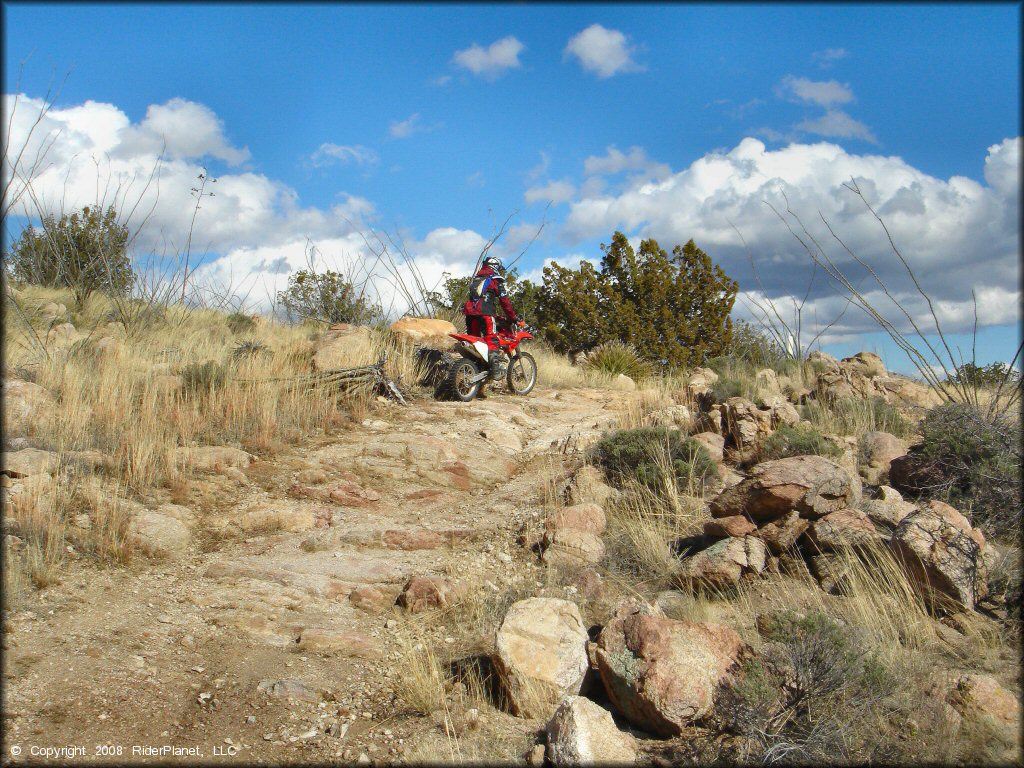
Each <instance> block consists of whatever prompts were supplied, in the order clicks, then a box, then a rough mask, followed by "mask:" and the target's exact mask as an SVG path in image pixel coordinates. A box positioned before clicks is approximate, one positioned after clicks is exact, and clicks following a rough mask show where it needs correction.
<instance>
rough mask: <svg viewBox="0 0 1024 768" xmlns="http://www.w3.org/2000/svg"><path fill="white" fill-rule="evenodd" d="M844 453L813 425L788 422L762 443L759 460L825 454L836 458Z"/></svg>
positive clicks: (827, 456)
mask: <svg viewBox="0 0 1024 768" xmlns="http://www.w3.org/2000/svg"><path fill="white" fill-rule="evenodd" d="M842 455H843V452H842V450H841V449H840V448H839V446H838V445H836V444H835V443H833V442H832V441H830V440H827V439H825V437H824V436H823V435H822V434H821V432H819V431H818V430H817V429H815V428H814V427H813V426H808V425H806V424H792V425H790V424H786V425H783V426H781V427H779V428H778V429H777V430H776V431H775V432H773V433H772V434H771V435H769V436H768V438H767V439H766V440H765V441H764V442H763V443H762V444H761V447H760V448H759V449H758V461H769V460H771V459H785V458H788V457H789V456H825V457H826V458H830V459H834V458H838V457H840V456H842Z"/></svg>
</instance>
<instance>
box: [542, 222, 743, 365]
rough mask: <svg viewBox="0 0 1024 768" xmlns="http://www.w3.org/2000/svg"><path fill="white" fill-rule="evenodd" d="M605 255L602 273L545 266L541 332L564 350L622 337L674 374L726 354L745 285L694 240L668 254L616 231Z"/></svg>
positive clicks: (651, 242) (596, 269) (577, 349)
mask: <svg viewBox="0 0 1024 768" xmlns="http://www.w3.org/2000/svg"><path fill="white" fill-rule="evenodd" d="M601 249H602V251H603V252H604V257H603V258H602V259H601V264H600V267H595V265H593V264H592V263H590V262H588V261H583V262H581V263H580V266H579V268H578V269H570V268H567V267H563V266H560V265H559V264H557V263H554V262H553V263H551V264H549V265H548V266H546V267H544V284H543V286H542V287H541V288H540V289H539V290H538V291H537V292H536V306H537V321H538V329H539V331H540V333H541V334H542V335H543V337H544V339H545V340H546V341H547V342H548V343H549V344H551V345H552V346H553V347H554V349H555V350H556V351H557V352H560V353H572V352H580V351H584V350H585V351H589V350H592V349H593V348H594V347H595V346H597V345H598V344H601V343H602V342H605V341H609V340H612V339H618V340H619V341H622V342H624V343H626V344H632V345H633V346H634V347H635V348H636V350H637V351H638V352H639V353H640V355H641V356H642V357H643V358H644V359H646V360H652V361H658V362H660V363H662V364H663V365H665V366H667V367H668V368H670V369H672V368H683V367H686V366H688V365H694V364H696V365H700V364H702V361H703V360H704V359H705V358H707V357H712V356H714V355H721V354H723V353H725V352H727V350H728V345H729V340H730V338H731V335H732V319H731V318H730V314H731V312H732V308H733V304H734V303H735V300H736V293H737V291H738V290H739V287H738V284H737V283H736V281H735V280H733V279H731V278H730V277H729V276H728V275H726V274H725V272H724V271H723V270H722V268H721V267H720V266H718V265H716V264H715V263H714V262H713V261H712V259H711V257H710V256H709V255H708V254H707V253H705V252H704V251H702V250H701V249H700V248H698V247H697V245H696V244H695V243H694V242H693V240H690V241H689V242H687V243H686V244H685V245H681V246H679V245H677V246H676V247H675V248H673V249H672V252H671V253H669V252H668V251H665V250H664V249H662V248H661V246H660V245H658V242H657V241H656V240H653V239H650V240H643V241H641V242H640V245H639V247H638V248H636V249H634V248H633V246H632V245H630V243H629V240H628V238H627V237H626V236H625V235H624V234H623V233H621V232H616V233H615V234H614V235H613V236H612V241H611V243H610V244H608V245H602V247H601Z"/></svg>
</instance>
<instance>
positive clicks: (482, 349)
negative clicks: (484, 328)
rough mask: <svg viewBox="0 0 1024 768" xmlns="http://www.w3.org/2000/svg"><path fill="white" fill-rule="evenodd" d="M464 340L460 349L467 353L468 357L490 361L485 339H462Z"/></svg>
mask: <svg viewBox="0 0 1024 768" xmlns="http://www.w3.org/2000/svg"><path fill="white" fill-rule="evenodd" d="M460 341H461V342H462V343H461V344H460V346H459V351H460V352H462V353H463V354H465V355H466V356H467V357H469V356H473V357H476V358H479V359H480V360H483V361H484V362H485V363H486V362H488V356H487V351H488V350H487V343H486V342H483V341H467V340H465V339H460Z"/></svg>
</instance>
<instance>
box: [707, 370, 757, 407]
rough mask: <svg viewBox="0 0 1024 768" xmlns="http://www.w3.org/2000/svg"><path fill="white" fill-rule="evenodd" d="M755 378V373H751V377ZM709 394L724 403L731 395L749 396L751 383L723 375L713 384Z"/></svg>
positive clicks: (718, 401) (713, 398)
mask: <svg viewBox="0 0 1024 768" xmlns="http://www.w3.org/2000/svg"><path fill="white" fill-rule="evenodd" d="M753 378H754V377H753V374H751V377H750V379H751V380H753ZM709 394H710V396H711V399H712V400H713V401H714V402H716V403H724V402H725V401H726V400H728V399H729V398H730V397H748V396H749V395H750V384H748V383H747V382H746V381H744V380H743V379H738V378H735V379H734V378H729V377H725V376H722V377H721V378H719V379H718V381H716V382H715V383H714V384H712V385H711V390H710V393H709Z"/></svg>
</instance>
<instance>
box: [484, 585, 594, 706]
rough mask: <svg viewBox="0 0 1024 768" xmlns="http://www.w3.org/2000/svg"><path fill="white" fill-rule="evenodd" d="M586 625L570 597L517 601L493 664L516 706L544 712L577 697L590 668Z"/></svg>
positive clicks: (503, 626)
mask: <svg viewBox="0 0 1024 768" xmlns="http://www.w3.org/2000/svg"><path fill="white" fill-rule="evenodd" d="M587 639H588V637H587V629H586V627H585V626H584V624H583V617H582V616H581V615H580V611H579V608H577V607H576V605H575V604H574V603H570V602H569V601H568V600H559V599H557V598H552V597H532V598H529V599H526V600H520V601H518V602H516V603H513V604H512V605H511V606H510V607H509V609H508V613H506V614H505V620H504V621H503V622H502V624H501V628H500V629H499V630H498V635H497V649H496V652H495V656H494V666H495V669H496V670H497V672H498V677H499V678H500V680H501V682H502V685H503V687H504V689H505V691H506V692H507V693H508V697H509V701H510V703H511V705H512V711H513V712H514V713H515V714H517V715H519V716H521V717H544V716H547V714H548V713H549V712H550V711H551V709H552V708H553V707H554V706H555V705H556V704H557V703H558V702H559V701H560V700H561V699H563V698H564V697H566V696H575V695H576V694H578V693H579V692H580V687H581V686H582V685H583V677H584V675H585V674H586V671H587V667H588V660H587V648H586V644H587Z"/></svg>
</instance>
